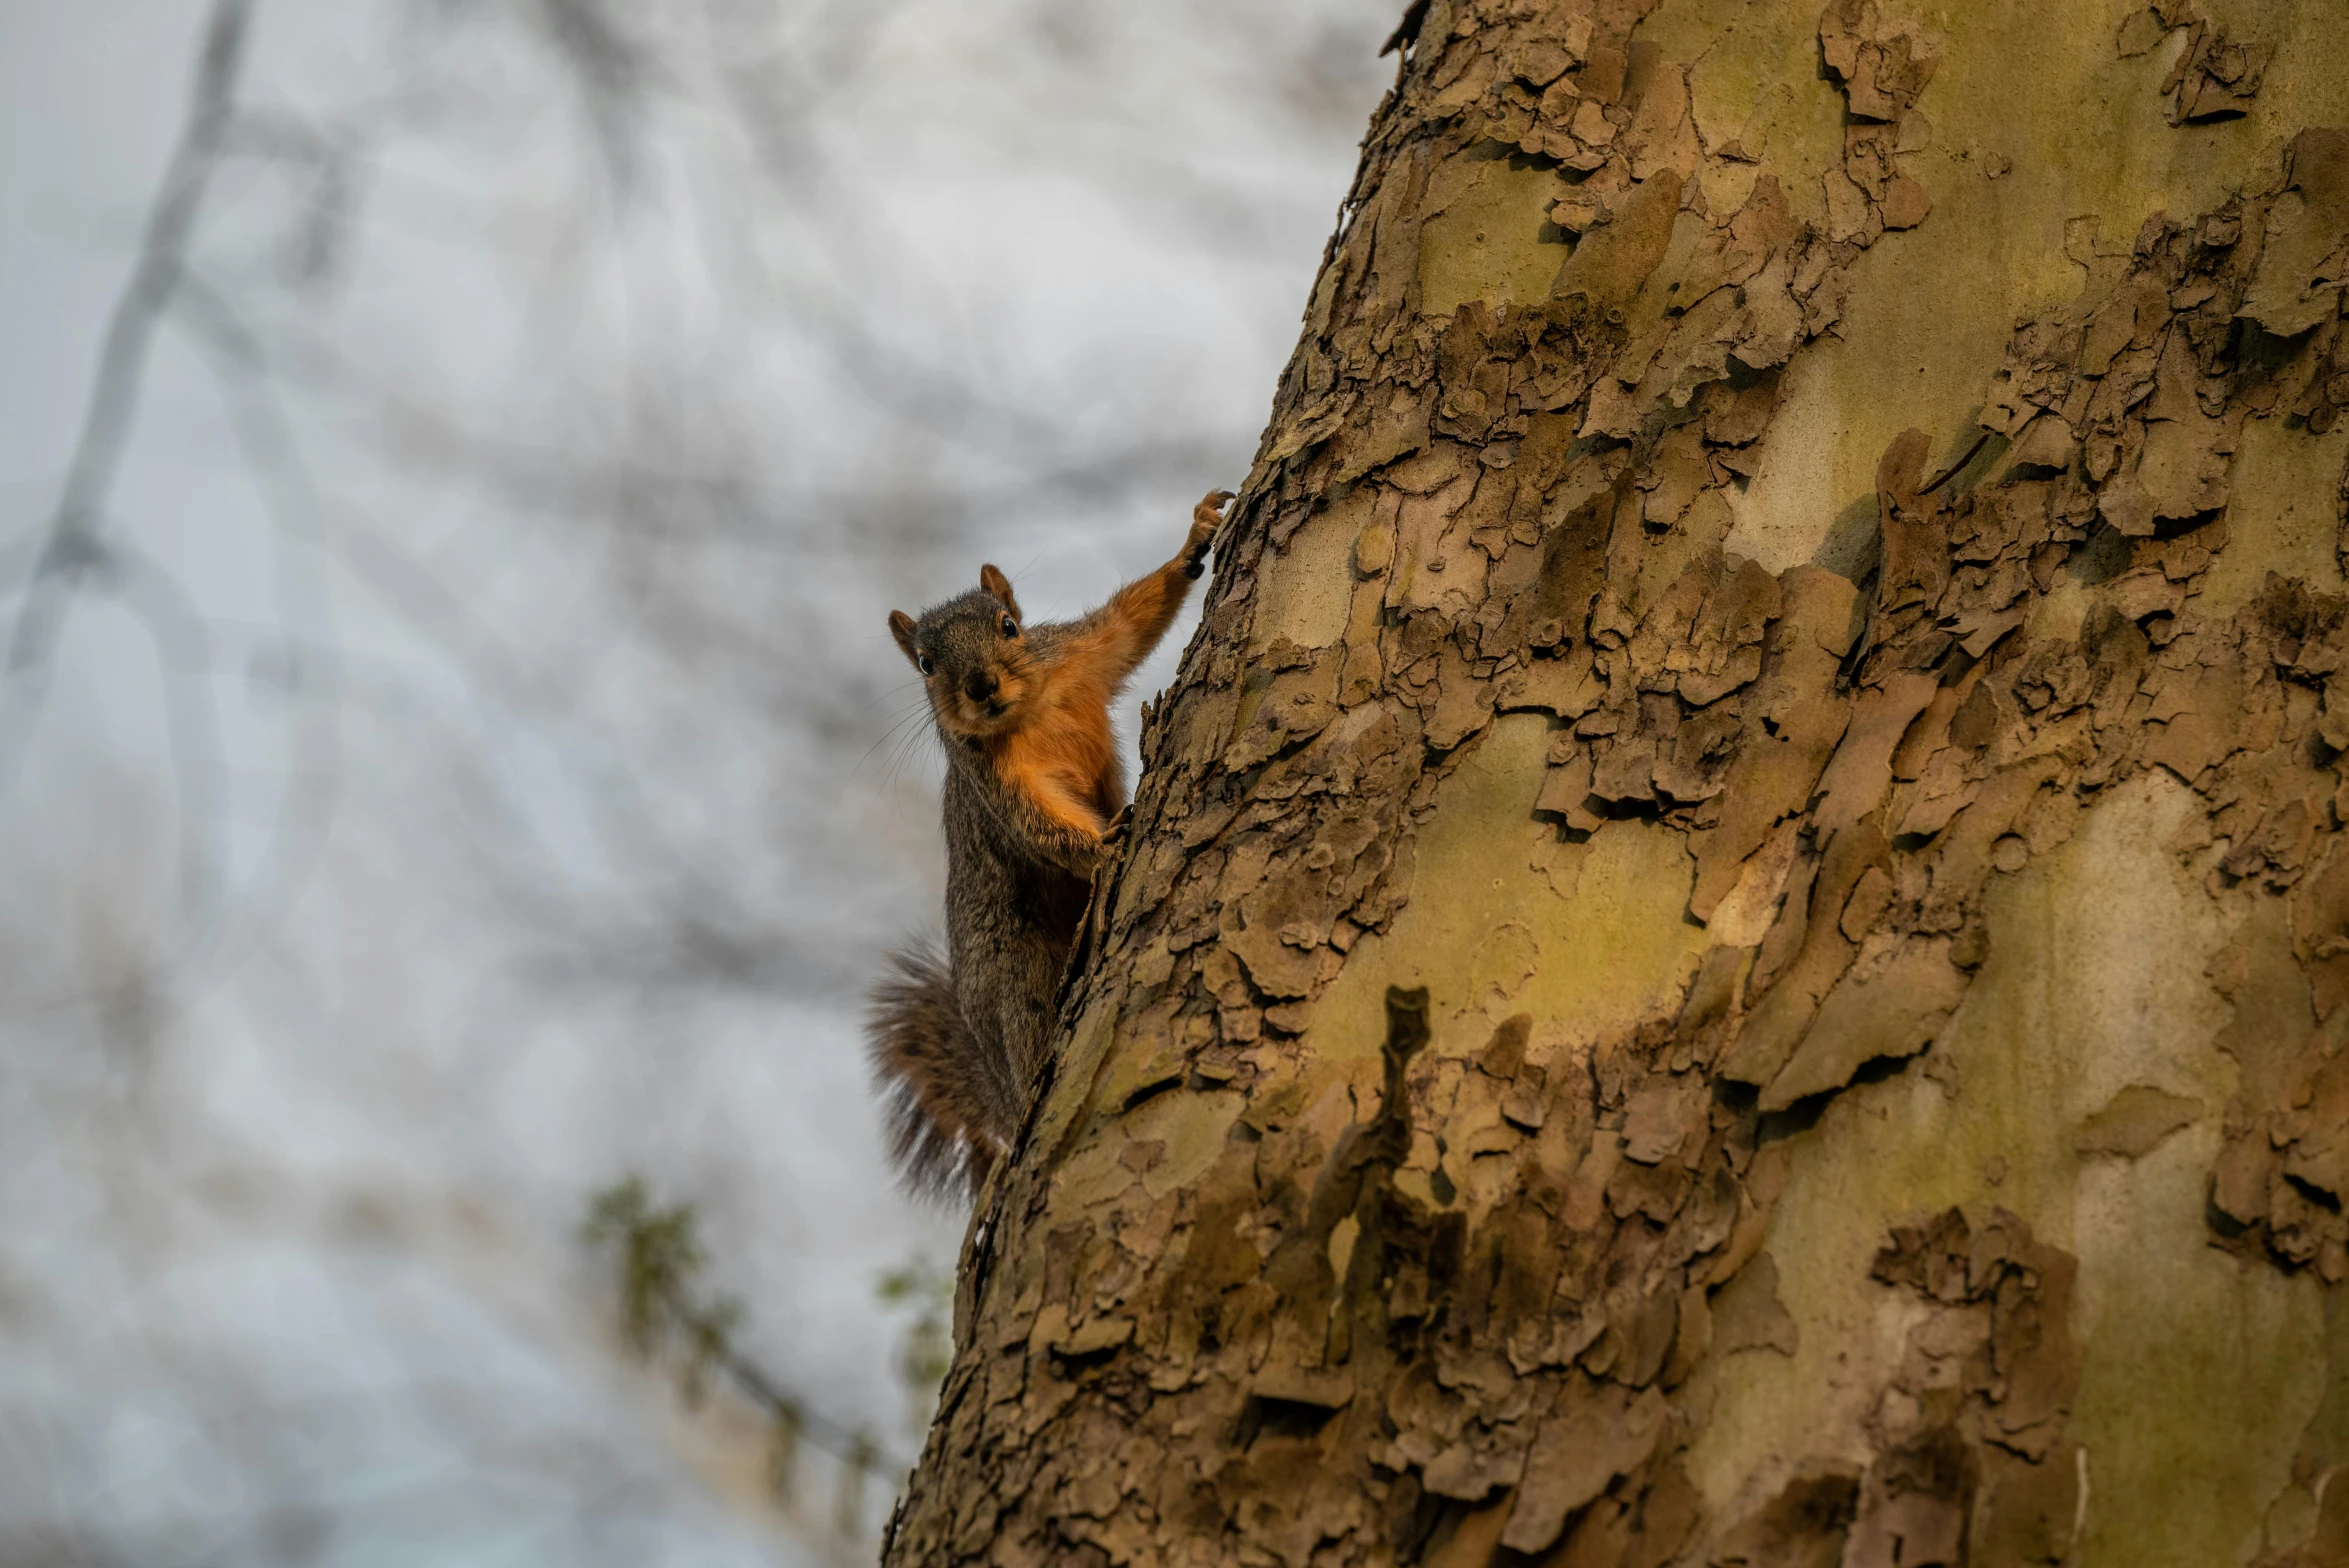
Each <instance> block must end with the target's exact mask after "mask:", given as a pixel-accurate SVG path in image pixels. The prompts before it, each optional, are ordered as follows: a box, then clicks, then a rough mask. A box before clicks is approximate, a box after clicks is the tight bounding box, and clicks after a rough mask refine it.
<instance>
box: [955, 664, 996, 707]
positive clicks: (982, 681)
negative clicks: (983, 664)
mask: <svg viewBox="0 0 2349 1568" xmlns="http://www.w3.org/2000/svg"><path fill="white" fill-rule="evenodd" d="M995 685H996V682H995V677H994V676H992V675H990V674H988V673H987V672H986V671H985V670H973V671H971V673H970V674H968V675H966V676H964V677H963V682H962V689H963V690H964V691H966V692H968V693H969V694H970V699H971V701H973V702H985V701H986V700H987V699H988V698H989V697H992V696H994V695H995Z"/></svg>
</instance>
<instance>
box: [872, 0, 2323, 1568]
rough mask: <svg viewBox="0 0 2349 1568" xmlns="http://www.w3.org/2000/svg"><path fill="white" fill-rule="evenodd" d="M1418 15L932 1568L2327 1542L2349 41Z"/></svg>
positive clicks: (1159, 745)
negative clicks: (954, 1567)
mask: <svg viewBox="0 0 2349 1568" xmlns="http://www.w3.org/2000/svg"><path fill="white" fill-rule="evenodd" d="M1398 39H1399V41H1400V42H1401V44H1402V45H1403V46H1404V52H1403V61H1402V68H1401V73H1400V79H1399V83H1398V86H1397V88H1396V91H1395V92H1394V93H1393V94H1392V95H1391V96H1390V97H1389V98H1388V99H1387V101H1386V102H1385V103H1383V104H1382V105H1381V107H1380V109H1379V111H1378V113H1377V115H1376V117H1375V119H1374V120H1373V122H1372V125H1371V127H1370V131H1369V134H1368V136H1367V138H1366V140H1365V142H1364V150H1363V158H1362V164H1361V168H1360V172H1359V174H1358V176H1357V179H1356V183H1355V185H1354V188H1353V190H1352V192H1351V193H1350V194H1349V196H1348V198H1347V201H1346V204H1345V207H1344V210H1343V212H1342V214H1341V221H1340V227H1339V231H1338V233H1337V234H1336V236H1335V237H1334V238H1333V239H1332V241H1331V243H1330V246H1329V250H1328V252H1327V255H1326V257H1325V260H1324V263H1323V266H1322V269H1321V272H1320V275H1319V277H1318V279H1317V280H1316V281H1315V283H1314V286H1313V289H1312V292H1311V296H1310V305H1309V307H1308V309H1307V313H1306V319H1305V327H1304V333H1303V337H1302V341H1301V342H1300V344H1299V346H1298V349H1297V352H1296V354H1295V356H1294V358H1293V359H1292V360H1291V362H1290V364H1289V366H1288V368H1287V370H1286V371H1285V373H1284V375H1283V377H1282V380H1281V383H1280V386H1279V389H1278V391H1277V393H1276V396H1275V400H1274V406H1273V414H1272V419H1271V422H1270V425H1269V427H1268V429H1267V432H1266V435H1265V438H1264V442H1263V445H1262V447H1261V449H1260V453H1259V456H1258V459H1257V461H1256V464H1255V467H1254V469H1253V471H1252V472H1251V474H1250V475H1249V477H1248V480H1247V483H1246V486H1245V489H1244V491H1243V493H1242V499H1241V501H1240V502H1239V504H1238V507H1237V510H1236V517H1235V522H1234V524H1233V525H1232V527H1231V528H1230V530H1229V531H1228V532H1227V534H1226V536H1225V539H1224V541H1223V543H1222V545H1221V547H1220V551H1219V556H1218V560H1217V563H1216V573H1215V579H1214V582H1213V585H1212V591H1211V593H1210V596H1209V599H1208V605H1207V611H1206V615H1205V619H1204V622H1203V624H1202V626H1201V629H1200V632H1199V634H1198V637H1197V638H1196V640H1195V641H1194V642H1193V644H1192V646H1191V647H1190V649H1189V650H1188V653H1187V655H1186V657H1185V660H1184V663H1183V667H1182V670H1181V673H1180V676H1179V678H1178V679H1177V681H1176V683H1175V684H1174V686H1173V687H1172V688H1170V690H1169V691H1167V692H1166V693H1165V694H1164V695H1163V697H1162V698H1161V700H1160V701H1159V702H1158V703H1157V704H1155V705H1154V706H1153V707H1152V708H1151V709H1149V710H1148V711H1147V715H1146V720H1145V727H1144V736H1143V757H1144V762H1145V772H1144V775H1143V777H1142V779H1141V781H1140V787H1139V790H1138V794H1137V798H1136V802H1135V808H1134V817H1133V829H1132V837H1131V841H1130V846H1129V848H1128V849H1127V851H1126V853H1125V855H1124V856H1123V858H1122V859H1121V861H1120V862H1119V863H1118V864H1117V865H1115V866H1114V867H1112V868H1111V869H1110V870H1109V871H1108V872H1107V873H1105V874H1104V876H1103V878H1102V879H1101V881H1100V882H1098V883H1097V884H1096V888H1095V904H1094V911H1093V915H1092V917H1091V920H1090V922H1089V927H1088V932H1087V935H1086V937H1085V939H1084V942H1083V944H1082V947H1081V949H1080V954H1079V959H1078V962H1077V964H1076V966H1075V967H1074V969H1073V971H1072V979H1071V984H1070V988H1069V993H1068V996H1067V998H1066V1003H1065V1006H1064V1010H1063V1014H1062V1018H1061V1029H1060V1057H1059V1060H1058V1065H1057V1068H1056V1071H1055V1074H1054V1076H1053V1078H1052V1080H1051V1082H1050V1084H1049V1086H1048V1090H1047V1092H1046V1094H1045V1096H1044V1098H1043V1100H1042V1101H1041V1102H1040V1105H1039V1107H1038V1109H1037V1111H1036V1113H1035V1115H1034V1116H1033V1118H1032V1120H1031V1126H1030V1130H1029V1136H1028V1138H1027V1140H1026V1143H1025V1145H1024V1147H1023V1149H1022V1150H1021V1152H1020V1154H1019V1156H1018V1157H1017V1159H1016V1160H1014V1161H1012V1162H1010V1163H1009V1164H1008V1165H1007V1167H1006V1168H1005V1169H1003V1170H1002V1171H1000V1172H999V1173H998V1174H997V1176H996V1178H995V1179H994V1181H993V1182H992V1184H991V1185H990V1187H989V1189H988V1190H987V1191H986V1192H985V1193H984V1194H982V1196H981V1200H980V1204H979V1208H978V1212H977V1214H976V1215H975V1217H974V1220H973V1225H972V1230H971V1235H970V1239H969V1242H968V1245H967V1248H966V1251H965V1256H964V1260H963V1272H962V1282H961V1295H960V1301H959V1304H958V1321H957V1334H958V1347H959V1354H958V1357H957V1361H956V1364H955V1368H954V1371H953V1373H952V1375H951V1376H950V1378H949V1380H948V1382H947V1385H946V1389H945V1393H944V1396H943V1399H942V1403H941V1407H940V1411H939V1415H938V1420H937V1423H936V1425H935V1427H934V1429H933V1430H932V1433H931V1435H930V1439H929V1444H928V1447H927V1451H926V1453H925V1456H924V1459H923V1461H922V1465H921V1468H920V1469H919V1471H918V1472H917V1474H916V1476H915V1478H914V1482H913V1486H912V1489H911V1492H910V1494H909V1495H908V1497H907V1499H906V1500H905V1502H904V1503H903V1505H902V1506H901V1508H900V1511H899V1515H898V1517H897V1519H896V1521H895V1523H894V1526H893V1530H892V1536H891V1542H890V1545H889V1548H888V1560H889V1561H890V1562H893V1563H902V1564H945V1563H982V1562H983V1563H1003V1564H1031V1563H1064V1562H1066V1563H1094V1564H1110V1563H1198V1564H1207V1563H1252V1564H1254V1563H1261V1564H1331V1565H1337V1564H1369V1563H1377V1564H1384V1563H1427V1564H1443V1565H1479V1564H1487V1563H1493V1564H1500V1563H1520V1562H1542V1563H1555V1564H1561V1565H1565V1564H1571V1565H1576V1568H1583V1565H1592V1568H1598V1565H1617V1564H1621V1565H1637V1568H1658V1565H1665V1564H1687V1565H1721V1568H1729V1565H1737V1564H1745V1565H1753V1568H1761V1565H1764V1564H1797V1563H1800V1564H1820V1565H1825V1564H1836V1563H1841V1564H1848V1565H1853V1568H1878V1565H1884V1568H1890V1565H1895V1564H1898V1565H1902V1568H1915V1565H1920V1564H1937V1563H1938V1564H1959V1563H1973V1564H1985V1565H1987V1564H2002V1565H2003V1564H2027V1563H2048V1564H2070V1563H2078V1564H2129V1565H2151V1564H2171V1563H2175V1564H2180V1565H2185V1564H2194V1565H2203V1564H2211V1563H2254V1562H2255V1563H2258V1564H2261V1565H2264V1568H2284V1565H2298V1568H2313V1565H2317V1564H2339V1563H2343V1562H2349V1294H2345V1292H2349V1284H2345V1281H2344V1276H2345V1274H2349V1220H2345V1218H2344V1212H2343V1201H2344V1199H2345V1198H2349V1006H2345V1005H2344V1004H2345V1003H2349V843H2345V842H2344V836H2343V834H2342V833H2341V831H2340V830H2341V827H2342V824H2343V822H2344V820H2345V819H2349V791H2345V781H2349V761H2345V760H2344V753H2345V751H2349V589H2345V584H2344V578H2343V571H2342V560H2343V555H2344V552H2345V551H2349V421H2344V420H2342V419H2341V416H2340V411H2341V410H2342V409H2343V408H2345V407H2349V330H2345V329H2344V325H2343V322H2342V294H2343V283H2344V280H2345V279H2349V130H2344V129H2343V127H2349V37H2345V36H2344V29H2342V28H2341V27H2340V26H2339V25H2338V17H2337V12H2336V11H2335V10H2334V9H2333V7H2332V6H2331V5H2330V4H2329V3H2316V0H2309V3H2293V0H2270V3H2266V4H2250V3H2235V4H2222V3H2219V0H2175V3H2163V4H2156V5H2153V6H2143V5H2132V4H2121V3H2107V0H2083V3H2081V4H2079V5H2077V6H2067V7H2060V8H2042V7H2019V6H2018V7H1987V8H1981V7H1970V6H1957V5H1949V4H1930V3H1920V4H1914V5H1904V4H1902V3H1899V0H1829V3H1828V4H1826V5H1825V7H1824V9H1822V8H1821V7H1820V5H1819V4H1818V3H1817V0H1806V3H1794V0H1747V3H1736V0H1662V3H1655V0H1433V3H1432V4H1421V5H1415V6H1413V7H1412V8H1411V10H1410V11H1409V12H1408V13H1407V14H1406V16H1405V18H1404V25H1403V28H1402V30H1401V31H1400V33H1399V34H1398ZM2336 689H2339V690H2340V692H2341V696H2340V697H2339V698H2338V699H2336V698H2335V696H2334V692H2335V690H2336Z"/></svg>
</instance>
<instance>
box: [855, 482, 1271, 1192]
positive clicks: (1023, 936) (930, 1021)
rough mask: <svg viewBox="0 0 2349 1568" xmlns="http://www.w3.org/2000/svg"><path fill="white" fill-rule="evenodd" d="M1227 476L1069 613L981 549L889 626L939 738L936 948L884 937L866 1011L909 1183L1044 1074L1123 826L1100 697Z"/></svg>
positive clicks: (921, 1182) (1150, 637)
mask: <svg viewBox="0 0 2349 1568" xmlns="http://www.w3.org/2000/svg"><path fill="white" fill-rule="evenodd" d="M1231 498H1232V497H1231V492H1229V491H1227V490H1216V491H1211V492H1209V494H1208V495H1207V497H1206V499H1205V500H1202V501H1201V502H1200V503H1199V504H1198V506H1196V507H1195V508H1193V509H1192V512H1191V532H1190V536H1189V537H1188V538H1187V539H1185V540H1184V541H1183V547H1182V549H1181V550H1180V551H1178V552H1177V553H1176V555H1175V557H1174V559H1173V560H1171V561H1168V562H1167V563H1166V564H1165V565H1164V566H1161V567H1160V568H1158V570H1156V571H1154V572H1151V573H1150V574H1149V575H1147V576H1145V577H1140V578H1137V579H1135V580H1134V581H1133V582H1130V583H1128V584H1126V585H1125V586H1124V587H1123V588H1120V589H1119V590H1118V591H1117V592H1116V593H1114V594H1112V595H1110V598H1109V602H1108V603H1107V604H1104V605H1103V606H1102V607H1101V608H1100V609H1098V610H1095V611H1093V612H1092V613H1091V614H1090V615H1087V616H1085V617H1084V618H1082V619H1081V620H1075V621H1064V622H1054V623H1051V624H1047V625H1036V626H1031V625H1029V624H1027V622H1026V619H1025V618H1024V617H1023V616H1022V615H1021V613H1020V607H1019V601H1018V600H1017V599H1015V598H1013V597H1012V592H1011V583H1010V581H1009V580H1008V579H1006V578H1005V577H1004V575H1003V573H1001V572H1000V571H998V570H996V569H995V568H994V567H993V566H982V567H981V568H979V586H978V587H977V588H976V589H974V590H972V591H971V592H968V593H965V594H963V595H961V596H960V597H958V598H953V599H949V600H947V601H946V602H945V603H944V604H939V605H933V606H932V607H931V608H929V609H927V610H925V611H923V612H922V615H921V618H920V619H919V620H916V619H915V618H914V617H912V616H910V615H908V614H906V613H905V612H904V611H903V610H892V611H890V612H889V631H890V633H891V635H892V636H894V637H895V638H896V639H897V646H898V647H899V648H901V649H903V650H904V652H905V656H906V658H907V659H909V660H911V661H912V663H913V666H914V668H915V669H916V670H917V671H919V672H920V674H921V678H922V686H923V690H924V692H925V693H926V695H927V696H928V698H929V702H930V713H931V716H932V718H934V719H935V720H936V721H937V727H938V739H939V741H940V742H941V743H942V744H943V745H944V746H945V748H946V764H947V765H946V790H945V795H946V802H945V827H946V952H945V953H944V954H943V955H941V954H940V953H939V952H938V950H937V947H936V944H935V943H933V942H924V941H918V940H917V941H916V942H913V943H911V944H909V945H907V946H905V947H901V948H899V949H898V950H897V951H895V952H893V953H891V954H890V955H889V960H888V961H889V965H890V973H889V974H888V975H887V977H885V978H884V979H883V980H882V981H881V982H880V983H879V984H877V985H875V986H874V987H873V993H872V1012H871V1016H870V1020H869V1022H868V1024H867V1031H866V1032H867V1036H868V1039H869V1041H870V1048H871V1055H872V1063H873V1070H874V1076H875V1077H876V1079H877V1080H878V1081H879V1084H880V1087H881V1090H882V1093H883V1096H884V1098H885V1100H886V1104H887V1111H886V1115H887V1120H888V1132H889V1144H890V1155H891V1157H892V1159H893V1160H894V1161H895V1163H896V1165H897V1167H898V1171H899V1174H900V1175H901V1177H902V1178H903V1180H904V1181H905V1183H906V1185H907V1186H908V1187H909V1188H911V1189H912V1190H914V1191H915V1192H917V1193H925V1194H940V1195H943V1194H950V1193H953V1192H955V1191H957V1190H958V1189H959V1190H962V1191H967V1192H976V1191H977V1190H978V1186H979V1183H980V1182H981V1181H982V1180H984V1179H985V1177H986V1174H987V1172H988V1170H989V1169H990V1168H991V1167H992V1166H993V1164H994V1162H995V1161H996V1160H997V1159H998V1158H1000V1157H1001V1156H1002V1155H1003V1154H1005V1153H1006V1152H1008V1151H1009V1149H1010V1148H1011V1145H1012V1141H1013V1140H1014V1139H1015V1138H1016V1137H1017V1136H1018V1135H1019V1128H1020V1123H1021V1121H1022V1120H1023V1119H1024V1118H1025V1117H1026V1115H1027V1111H1028V1101H1029V1099H1030V1098H1031V1096H1032V1095H1033V1094H1034V1092H1035V1088H1036V1084H1037V1081H1038V1079H1039V1077H1040V1075H1041V1073H1042V1070H1043V1066H1044V1057H1045V1049H1046V1043H1047V1041H1048V1040H1049V1038H1050V1036H1051V1031H1052V1007H1053V997H1054V995H1055V993H1056V992H1057V990H1058V988H1059V984H1060V978H1061V971H1062V969H1063V967H1064V966H1065V965H1066V963H1067V961H1068V955H1069V949H1070V947H1071V946H1072V945H1073V944H1074V942H1075V940H1076V936H1077V927H1078V925H1079V923H1080V922H1081V921H1082V920H1083V918H1084V913H1085V904H1086V901H1087V899H1088V897H1089V896H1090V893H1091V883H1092V876H1093V872H1094V869H1095V868H1096V867H1097V866H1099V865H1100V864H1101V862H1102V861H1103V860H1104V859H1105V858H1106V856H1107V854H1108V851H1109V850H1110V848H1111V847H1112V846H1113V845H1114V843H1115V840H1116V835H1117V830H1118V829H1120V828H1121V827H1122V818H1123V815H1124V810H1125V804H1126V788H1125V777H1124V768H1123V767H1122V765H1121V764H1120V761H1119V758H1118V753H1117V744H1116V741H1115V739H1114V738H1113V737H1112V735H1111V734H1110V728H1109V704H1110V702H1111V701H1112V700H1113V699H1114V698H1115V697H1116V696H1117V693H1118V689H1119V688H1120V687H1122V686H1123V685H1124V684H1125V682H1126V679H1127V678H1128V677H1129V676H1131V675H1132V674H1133V673H1134V669H1135V667H1136V666H1138V665H1139V664H1140V663H1141V662H1142V661H1143V660H1144V659H1146V658H1148V657H1149V656H1150V651H1151V650H1152V649H1153V648H1155V647H1157V646H1158V641H1159V639H1160V638H1161V637H1164V636H1165V635H1166V629H1167V627H1168V626H1169V625H1171V624H1172V623H1173V621H1174V618H1175V615H1176V613H1177V612H1178V611H1180V610H1181V609H1182V607H1183V600H1184V598H1185V596H1187V595H1188V594H1189V592H1190V588H1191V584H1192V582H1194V581H1195V580H1196V579H1197V578H1198V577H1199V575H1200V573H1201V572H1202V571H1204V570H1205V569H1206V561H1207V551H1208V547H1209V545H1210V544H1211V543H1212V542H1213V541H1214V538H1215V532H1216V529H1217V528H1218V527H1220V526H1221V524H1222V522H1223V517H1222V507H1223V504H1224V503H1225V502H1227V501H1229V500H1230V499H1231Z"/></svg>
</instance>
